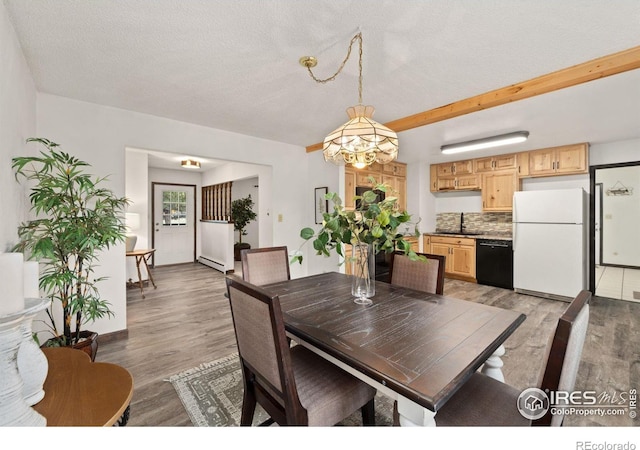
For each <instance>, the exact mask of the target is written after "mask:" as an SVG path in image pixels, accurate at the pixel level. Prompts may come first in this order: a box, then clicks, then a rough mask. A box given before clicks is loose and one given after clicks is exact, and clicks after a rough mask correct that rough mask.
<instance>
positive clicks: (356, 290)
mask: <svg viewBox="0 0 640 450" xmlns="http://www.w3.org/2000/svg"><path fill="white" fill-rule="evenodd" d="M369 181H371V183H372V185H373V188H372V189H371V190H369V191H366V192H364V193H363V194H362V195H361V196H355V197H354V200H355V202H356V205H358V206H357V207H356V209H355V210H346V209H345V208H344V206H343V203H342V199H341V198H340V197H339V196H338V195H337V194H336V193H333V192H330V193H328V194H327V195H326V198H327V200H330V201H331V202H332V203H333V211H332V212H326V213H324V214H323V221H322V227H321V228H320V229H319V230H318V231H314V230H313V229H312V228H303V229H302V230H301V231H300V237H301V238H302V239H304V241H305V242H307V241H310V240H313V248H314V250H315V251H316V254H317V255H324V256H330V255H331V251H332V250H335V251H336V253H337V254H338V255H340V256H342V257H343V258H344V260H343V262H346V263H352V264H353V273H352V275H353V276H354V280H353V282H354V284H353V287H352V291H353V292H352V293H353V295H354V296H355V297H356V298H357V300H356V303H363V304H369V303H370V300H369V297H370V296H373V294H374V293H375V289H374V286H375V285H374V283H373V280H372V277H371V274H372V273H373V272H374V268H373V265H374V264H373V257H374V255H375V254H377V253H379V252H386V253H392V252H394V251H397V250H399V251H402V252H404V254H406V255H408V256H409V258H411V259H412V260H422V261H426V258H425V257H424V256H421V255H418V254H416V252H415V251H413V250H412V249H411V244H410V243H409V242H407V241H406V240H405V237H407V235H408V233H407V232H408V230H409V227H410V226H411V215H409V214H408V213H407V212H406V211H398V210H397V207H396V203H397V201H398V199H397V197H392V196H389V197H385V198H384V199H383V200H382V201H378V200H377V199H378V195H377V194H376V192H377V191H382V192H385V193H386V192H387V190H388V188H389V187H388V186H387V185H385V184H378V183H377V182H376V180H375V179H374V178H373V177H370V178H369ZM402 228H404V230H401V229H402ZM413 235H415V236H420V231H419V230H418V223H415V224H414V231H413ZM303 245H304V243H303ZM345 245H349V246H351V248H352V251H351V255H347V253H346V252H345ZM296 261H297V262H299V263H302V255H301V254H300V252H297V254H296V255H294V256H293V257H292V258H291V263H294V262H296Z"/></svg>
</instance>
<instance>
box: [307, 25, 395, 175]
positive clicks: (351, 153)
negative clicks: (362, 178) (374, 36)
mask: <svg viewBox="0 0 640 450" xmlns="http://www.w3.org/2000/svg"><path fill="white" fill-rule="evenodd" d="M356 41H358V43H359V48H360V55H359V65H358V68H359V76H358V104H357V105H356V106H351V107H349V108H347V114H348V115H349V121H348V122H347V123H345V124H344V125H342V126H341V127H339V128H337V129H335V130H334V131H332V132H331V133H329V135H328V136H327V137H326V138H325V139H324V145H323V150H322V153H323V155H324V160H325V161H331V162H332V163H334V164H339V165H340V164H351V165H352V166H354V167H356V168H358V169H361V168H363V167H366V166H368V165H370V164H373V163H374V162H377V163H380V164H386V163H388V162H391V161H393V160H395V159H396V158H397V157H398V135H397V134H396V133H395V132H393V131H392V130H390V129H389V128H387V127H385V126H384V125H382V124H380V123H378V122H376V121H375V120H373V119H372V116H373V113H374V111H375V109H374V107H373V106H370V105H369V106H364V105H363V104H362V33H358V34H356V35H355V36H354V37H353V38H352V39H351V43H350V44H349V50H348V51H347V56H346V57H345V59H344V61H342V64H341V65H340V67H339V68H338V71H337V72H336V73H335V74H334V75H333V76H331V77H329V78H327V79H324V80H321V79H318V78H316V77H315V75H314V74H313V72H312V71H311V68H312V67H315V66H316V65H317V63H318V61H317V59H316V58H315V57H313V56H303V57H302V58H300V64H301V65H302V66H304V67H306V68H307V70H308V72H309V75H310V76H311V78H313V79H314V81H316V82H318V83H326V82H328V81H333V80H334V79H335V78H336V76H337V75H338V74H339V73H340V72H341V71H342V69H343V68H344V65H345V64H346V62H347V60H348V59H349V56H350V55H351V48H352V47H353V44H354V43H355V42H356Z"/></svg>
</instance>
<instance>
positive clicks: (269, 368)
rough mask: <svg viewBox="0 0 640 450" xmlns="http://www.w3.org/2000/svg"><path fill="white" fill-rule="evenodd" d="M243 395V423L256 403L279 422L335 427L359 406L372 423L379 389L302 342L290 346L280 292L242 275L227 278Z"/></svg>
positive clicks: (366, 421)
mask: <svg viewBox="0 0 640 450" xmlns="http://www.w3.org/2000/svg"><path fill="white" fill-rule="evenodd" d="M226 283H227V293H228V296H229V303H230V306H231V315H232V318H233V325H234V330H235V334H236V341H237V345H238V355H239V358H240V363H241V368H242V376H243V382H244V394H243V399H242V412H241V418H240V424H241V425H243V426H249V425H251V424H252V422H253V416H254V412H255V408H256V404H260V405H261V406H262V408H263V409H264V410H265V411H266V412H267V413H268V414H269V416H270V417H271V419H270V420H269V421H268V422H267V424H268V423H272V422H273V421H275V422H277V423H278V424H279V425H312V426H331V425H335V424H336V423H338V422H340V421H341V420H343V419H345V418H346V417H348V416H349V415H351V414H352V413H353V412H354V411H357V410H358V408H360V409H361V412H362V420H363V424H366V425H372V424H374V423H375V418H374V396H375V393H376V390H375V389H374V388H372V387H371V386H369V385H367V384H365V383H364V382H362V381H360V380H359V379H357V378H355V377H353V376H352V375H350V374H348V373H347V372H345V371H344V370H342V369H340V368H339V367H337V366H336V365H334V364H332V363H330V362H329V361H327V360H325V359H324V358H322V357H320V356H318V355H316V354H315V353H313V352H312V351H310V350H308V349H307V348H306V347H303V346H302V345H294V346H293V347H289V345H288V343H287V338H286V335H285V326H284V319H283V316H282V310H281V307H280V300H279V298H278V296H277V295H272V294H270V293H269V292H268V291H266V290H264V289H263V288H261V287H259V286H255V285H253V284H251V283H248V282H246V281H244V280H241V279H240V278H239V277H238V276H235V275H229V276H227V278H226Z"/></svg>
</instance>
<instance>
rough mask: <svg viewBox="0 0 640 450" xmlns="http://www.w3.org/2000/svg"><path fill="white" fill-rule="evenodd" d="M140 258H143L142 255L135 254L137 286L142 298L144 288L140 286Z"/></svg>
mask: <svg viewBox="0 0 640 450" xmlns="http://www.w3.org/2000/svg"><path fill="white" fill-rule="evenodd" d="M141 259H142V260H144V256H136V269H137V270H138V286H139V287H140V293H141V294H142V298H144V289H143V288H142V274H141V273H140V260H141ZM145 264H146V263H145Z"/></svg>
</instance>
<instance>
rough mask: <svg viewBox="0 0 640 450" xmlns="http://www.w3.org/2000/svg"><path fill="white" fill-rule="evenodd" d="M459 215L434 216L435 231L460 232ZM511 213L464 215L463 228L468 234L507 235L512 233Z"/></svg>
mask: <svg viewBox="0 0 640 450" xmlns="http://www.w3.org/2000/svg"><path fill="white" fill-rule="evenodd" d="M460 217H461V216H460V213H459V212H450V213H438V214H436V231H458V230H460ZM511 220H512V215H511V212H484V213H464V228H465V231H467V232H469V233H483V234H508V235H510V234H511V232H512V225H511Z"/></svg>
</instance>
